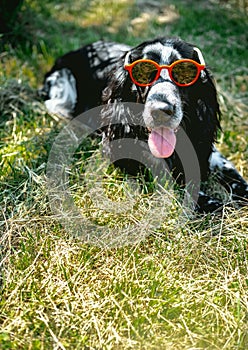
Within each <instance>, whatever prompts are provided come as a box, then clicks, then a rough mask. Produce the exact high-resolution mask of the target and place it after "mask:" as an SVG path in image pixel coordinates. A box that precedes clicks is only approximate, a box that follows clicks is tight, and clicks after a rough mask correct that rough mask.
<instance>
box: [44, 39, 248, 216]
mask: <svg viewBox="0 0 248 350" xmlns="http://www.w3.org/2000/svg"><path fill="white" fill-rule="evenodd" d="M112 45H113V46H112V47H113V48H116V47H117V46H115V45H114V44H112ZM100 46H101V45H100ZM109 48H110V51H111V45H110V46H109ZM125 51H128V55H129V60H130V62H129V63H131V62H134V61H136V60H139V59H150V60H153V61H156V62H157V63H158V64H159V65H170V64H172V63H173V62H175V61H176V60H180V59H192V60H194V61H196V62H198V63H201V57H202V56H201V52H200V51H199V50H198V49H196V48H194V46H193V45H190V44H188V43H186V42H184V41H183V40H180V39H168V38H159V39H156V40H153V41H149V42H145V43H142V44H141V45H139V46H137V47H135V48H133V49H130V48H128V47H127V46H123V47H122V51H121V52H120V51H119V54H116V53H115V54H114V59H113V60H112V62H109V53H108V55H107V56H106V57H105V59H104V58H103V62H102V67H103V68H104V69H105V72H107V73H106V74H104V70H103V75H104V79H102V78H101V77H100V75H99V74H98V75H96V74H95V72H94V74H93V78H94V84H95V85H94V84H92V87H93V89H91V92H90V93H91V94H93V95H91V96H90V97H89V98H88V97H87V96H85V94H83V96H82V97H81V95H80V91H79V90H80V86H82V85H83V84H85V85H86V86H88V80H89V81H90V82H92V66H91V69H90V71H87V72H86V73H85V74H82V81H77V77H76V75H75V74H74V76H75V79H76V84H77V86H78V88H77V90H78V96H77V103H78V104H79V105H80V104H81V101H80V100H81V98H82V100H83V101H84V102H83V103H84V104H85V105H87V107H86V108H91V107H94V105H97V104H98V100H99V94H100V93H101V90H102V89H103V88H105V89H104V91H103V102H104V103H105V104H106V106H105V108H104V110H103V124H104V125H105V126H106V123H107V124H108V125H109V127H107V128H105V129H104V141H105V144H108V145H111V141H113V140H116V139H123V138H132V139H139V140H143V141H145V142H148V144H149V147H150V150H151V154H150V156H152V154H153V155H154V156H155V157H160V158H165V161H166V162H167V164H168V168H169V169H170V171H171V173H172V174H173V177H174V178H175V179H176V181H178V183H180V184H182V183H183V181H184V180H185V174H184V169H183V168H184V167H183V165H182V160H181V159H180V157H179V155H178V154H177V152H176V149H175V148H174V146H171V147H173V148H172V149H171V153H172V154H171V155H167V154H166V147H165V146H164V143H166V141H168V142H167V143H170V142H169V141H171V140H175V139H176V137H179V136H176V135H177V134H176V132H177V130H178V129H180V128H182V129H183V130H184V132H185V133H186V135H187V138H188V139H189V140H190V143H191V144H192V145H193V149H194V152H195V153H196V155H197V158H198V163H199V169H200V175H201V181H202V182H204V181H206V180H207V179H208V177H209V175H210V174H211V173H213V172H216V173H217V175H218V179H219V181H220V183H221V184H222V185H223V186H224V187H225V188H226V189H227V190H228V191H229V192H230V194H231V196H232V199H233V200H236V201H243V203H245V204H247V200H248V184H247V182H246V181H245V180H244V179H243V178H242V177H241V175H240V174H239V173H238V172H237V170H236V169H235V168H234V166H233V165H232V163H230V162H229V161H228V160H226V159H225V158H224V157H223V156H222V155H221V154H220V153H219V152H218V151H217V150H216V149H215V147H214V142H215V141H216V137H217V132H218V130H219V129H220V111H219V104H218V101H217V93H216V88H215V85H214V82H213V78H212V75H211V73H210V71H209V70H208V69H207V68H205V69H204V70H202V71H201V74H200V76H199V78H198V80H197V81H196V82H195V83H194V84H193V85H191V86H185V87H180V86H177V85H176V84H174V83H173V81H172V80H171V79H170V77H169V74H168V71H167V70H163V71H161V74H160V77H159V78H158V80H156V81H155V82H154V83H153V84H152V85H151V86H148V87H139V86H137V85H135V84H134V83H133V82H132V80H131V79H130V76H129V74H128V72H127V71H125V69H124V61H125V56H126V55H127V53H125ZM200 56H201V57H200ZM68 57H69V56H68ZM88 60H89V62H91V57H90V56H89V57H88ZM109 63H110V65H109ZM65 68H68V66H66V67H65ZM98 69H101V66H98V65H97V70H98ZM55 70H56V67H55V69H52V72H53V74H55V73H56V72H55V73H54V71H55ZM88 73H90V74H89V76H88V75H87V74H88ZM47 79H48V80H49V76H47ZM80 79H81V78H80ZM83 79H85V80H83ZM87 79H88V80H87ZM93 85H94V86H93ZM48 90H49V89H48ZM93 91H95V93H94V92H93ZM48 94H49V93H48ZM50 97H51V94H50ZM92 97H93V99H94V98H95V100H93V101H92ZM85 98H88V100H87V99H85ZM110 102H113V104H111V103H110ZM116 102H121V103H122V102H135V103H136V102H138V103H142V104H143V105H144V109H143V113H142V118H143V123H140V125H139V123H138V122H137V121H135V120H133V121H132V120H130V118H126V119H125V118H124V119H123V118H122V119H121V120H119V122H118V123H116V113H115V111H114V108H113V106H114V105H115V104H116ZM80 108H81V109H82V107H80ZM86 108H85V107H84V109H86ZM75 110H77V108H76V109H75ZM113 112H114V114H113ZM74 114H75V113H74ZM112 116H113V118H112ZM134 117H135V116H134ZM131 119H132V118H131ZM113 124H114V125H113ZM158 130H159V132H160V134H161V135H159V136H158ZM179 134H180V133H178V135H179ZM160 136H161V137H160ZM166 139H167V140H166ZM178 141H180V140H177V142H178ZM106 149H107V152H108V153H109V156H110V157H111V153H112V152H115V150H114V149H113V147H112V148H111V147H106ZM152 157H153V156H152ZM113 158H114V157H113ZM128 158H129V157H128V155H127V157H126V158H125V159H123V161H122V160H120V161H118V162H116V164H117V165H118V166H120V167H121V168H124V169H125V170H126V171H127V172H129V171H130V172H132V173H134V172H135V171H136V170H137V171H138V167H137V161H132V159H128ZM222 205H223V203H221V202H220V201H219V200H217V199H215V198H210V197H209V196H207V195H206V194H205V193H204V192H203V191H202V190H201V191H200V192H199V198H198V205H197V209H198V210H199V211H200V212H208V211H214V210H216V209H218V208H219V207H221V206H222Z"/></svg>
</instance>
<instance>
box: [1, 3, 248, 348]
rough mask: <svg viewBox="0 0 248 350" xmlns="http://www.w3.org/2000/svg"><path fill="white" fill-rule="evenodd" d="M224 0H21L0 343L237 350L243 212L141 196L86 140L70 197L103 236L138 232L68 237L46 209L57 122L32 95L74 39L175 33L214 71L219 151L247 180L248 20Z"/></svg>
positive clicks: (244, 341)
mask: <svg viewBox="0 0 248 350" xmlns="http://www.w3.org/2000/svg"><path fill="white" fill-rule="evenodd" d="M154 3H155V2H154ZM154 3H153V4H154ZM229 3H230V4H231V6H229V7H227V5H226V2H218V1H215V2H214V1H209V2H206V1H184V0H176V1H173V4H171V5H170V4H169V3H168V2H166V3H165V4H164V3H163V2H156V6H153V5H152V3H151V2H145V3H143V2H141V1H139V2H134V1H131V0H123V1H119V2H117V1H110V0H105V1H98V0H95V1H89V0H84V1H77V0H76V1H74V2H73V3H72V2H71V1H69V0H68V1H63V2H61V1H56V0H54V1H43V2H38V1H36V0H35V1H31V0H26V1H25V2H24V4H23V7H22V11H21V12H20V13H19V15H18V16H19V17H18V21H17V23H16V26H14V28H13V32H12V33H9V34H8V36H7V38H6V37H3V38H2V42H1V43H0V45H1V48H2V52H1V54H0V68H1V69H0V82H1V87H0V165H1V166H0V203H1V205H0V232H1V236H0V246H1V251H0V266H1V280H0V283H1V284H0V286H1V287H0V288H1V300H0V348H1V349H3V350H7V349H18V350H19V349H25V350H27V349H34V350H35V349H39V350H40V349H45V350H46V349H80V350H81V349H85V350H93V349H94V350H100V349H118V350H119V349H120V350H121V349H123V350H124V349H142V350H144V349H147V350H153V349H154V350H155V349H156V350H160V349H166V350H167V349H168V350H171V349H173V350H174V349H176V350H177V349H178V350H193V349H194V350H196V349H197V350H198V349H199V350H200V349H209V350H215V349H216V350H217V349H218V350H223V349H225V350H226V349H227V350H234V349H237V350H245V349H247V347H248V327H247V321H248V313H247V310H248V299H247V288H248V279H247V270H248V255H247V249H248V247H247V244H248V242H247V235H248V212H247V208H243V209H230V208H229V209H228V208H225V209H224V211H223V213H222V215H220V216H210V215H206V216H200V217H199V216H195V215H194V214H193V213H192V212H191V211H187V212H185V211H184V210H183V209H184V208H182V207H181V205H180V202H179V201H178V199H177V198H175V197H174V196H173V194H171V193H168V195H170V197H167V196H165V195H164V191H162V190H160V192H161V194H160V193H157V196H155V197H152V196H151V197H149V196H141V194H140V193H139V192H138V191H137V183H135V182H134V181H129V182H128V181H124V182H123V181H122V180H120V178H119V174H118V173H113V174H112V175H111V174H110V173H109V172H108V171H107V167H104V166H103V165H104V164H101V160H99V159H98V153H97V152H95V155H94V156H93V157H90V158H89V154H90V152H91V150H92V147H93V149H94V148H95V144H94V145H92V144H91V143H87V142H86V144H84V145H83V146H82V148H81V149H80V150H78V152H79V153H78V155H76V156H75V158H74V163H73V166H72V168H71V174H70V185H69V186H70V191H71V194H72V195H73V198H74V201H75V203H76V206H77V207H79V208H80V210H81V212H80V213H81V215H82V216H83V217H86V218H87V219H88V220H89V221H90V222H91V223H93V224H94V225H95V226H93V228H95V227H100V228H101V230H100V229H99V232H100V234H104V232H105V230H106V232H112V234H113V233H114V234H117V233H118V232H125V233H127V232H134V235H133V236H131V238H132V239H133V242H132V244H130V241H129V244H128V245H125V244H121V245H119V246H118V244H115V245H113V246H111V247H107V248H106V247H102V246H99V244H92V240H93V239H92V237H93V234H95V233H96V232H95V231H93V232H92V227H90V226H87V227H86V228H85V237H86V236H87V235H88V236H89V237H90V240H89V241H88V243H87V242H85V241H83V240H82V237H81V236H78V237H74V235H72V234H70V232H69V231H68V230H66V228H68V226H64V225H63V222H60V221H58V220H57V217H56V212H55V211H54V210H51V209H52V208H50V204H49V200H48V196H49V191H48V188H47V183H46V165H47V162H48V157H49V154H50V150H51V147H52V145H53V143H54V140H55V137H56V135H57V134H58V133H59V131H60V130H61V129H62V127H63V126H64V122H63V121H61V120H58V119H57V118H56V117H55V116H51V115H48V114H47V112H46V111H45V109H44V106H43V104H42V103H41V102H40V101H39V99H38V97H37V94H36V89H37V88H38V87H40V86H41V84H42V80H43V76H44V74H45V73H46V71H48V70H49V69H50V67H51V65H52V63H53V61H54V59H55V58H56V57H57V56H58V55H60V54H62V53H65V52H67V51H69V50H71V49H76V48H78V47H79V46H81V45H82V44H86V43H88V42H90V41H92V40H97V39H99V38H101V37H104V38H106V39H109V40H116V41H120V42H125V43H128V44H137V43H139V42H140V41H141V40H145V39H146V38H150V37H153V36H157V35H180V36H181V37H183V38H184V39H186V40H188V41H191V42H194V43H195V44H196V45H198V46H199V47H200V48H201V49H202V50H203V52H204V55H205V57H206V61H207V62H208V64H209V65H210V67H211V68H212V70H213V72H214V74H215V76H216V80H217V86H218V90H219V92H220V103H221V108H222V113H223V116H222V119H223V121H222V124H223V128H224V130H225V131H224V133H223V134H222V135H221V136H220V140H219V145H218V147H219V148H220V149H221V150H222V152H223V153H224V154H225V155H226V156H228V157H229V159H231V160H232V161H233V162H234V163H235V165H236V167H237V168H238V170H239V171H240V172H241V174H242V175H243V176H245V177H246V178H247V177H248V170H247V162H248V152H247V134H248V124H247V108H246V106H247V98H248V95H247V68H246V60H247V50H246V49H245V48H246V45H245V43H246V42H247V19H246V16H245V12H244V11H245V10H244V6H243V5H242V4H243V3H242V4H241V2H240V4H241V5H242V6H243V7H242V8H241V9H238V8H237V7H235V2H234V1H233V2H229ZM99 162H100V163H99ZM100 165H102V167H101V166H100ZM96 169H97V170H99V172H96ZM93 174H95V177H93ZM213 191H218V189H213ZM99 192H101V193H103V197H101V196H100V197H96V193H99ZM109 199H110V200H113V203H114V208H115V211H113V210H112V209H113V205H112V206H111V205H110V207H109V206H108V205H109V201H108V200H109ZM110 202H111V201H110ZM158 204H159V205H158ZM111 210H112V211H111ZM161 210H162V212H161ZM99 214H101V215H99ZM157 217H158V218H159V219H160V225H159V226H158V227H157V226H154V225H151V226H149V222H153V221H152V220H155V219H156V218H157ZM161 218H162V219H161ZM67 219H68V218H67ZM154 222H155V223H156V220H155V221H154ZM97 225H98V226H97ZM72 227H73V225H72ZM113 230H114V231H113ZM132 230H133V231H132ZM129 238H130V237H129ZM105 242H106V241H105Z"/></svg>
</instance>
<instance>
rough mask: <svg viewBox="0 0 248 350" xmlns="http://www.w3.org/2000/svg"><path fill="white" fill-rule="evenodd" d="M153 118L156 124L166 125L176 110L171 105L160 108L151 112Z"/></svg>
mask: <svg viewBox="0 0 248 350" xmlns="http://www.w3.org/2000/svg"><path fill="white" fill-rule="evenodd" d="M151 114H152V117H153V119H154V122H155V123H156V124H164V123H166V122H168V121H169V120H170V119H171V117H172V116H173V114H174V108H173V106H171V105H168V104H166V105H164V106H159V108H153V109H152V110H151Z"/></svg>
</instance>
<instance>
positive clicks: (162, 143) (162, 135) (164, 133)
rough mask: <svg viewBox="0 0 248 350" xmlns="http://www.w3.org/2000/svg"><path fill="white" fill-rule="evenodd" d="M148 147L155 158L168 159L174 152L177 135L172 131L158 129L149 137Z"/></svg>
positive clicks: (162, 128)
mask: <svg viewBox="0 0 248 350" xmlns="http://www.w3.org/2000/svg"><path fill="white" fill-rule="evenodd" d="M148 145H149V148H150V151H151V152H152V154H153V155H154V157H157V158H168V157H170V156H171V155H172V153H173V152H174V149H175V146H176V135H175V133H174V131H173V130H172V129H168V128H164V127H160V128H156V129H154V130H152V132H151V133H150V135H149V139H148Z"/></svg>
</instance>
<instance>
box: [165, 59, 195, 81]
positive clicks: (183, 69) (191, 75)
mask: <svg viewBox="0 0 248 350" xmlns="http://www.w3.org/2000/svg"><path fill="white" fill-rule="evenodd" d="M197 72H198V70H197V66H196V65H195V64H194V63H192V62H179V63H178V64H176V65H175V66H174V67H173V69H172V72H171V73H172V77H173V79H174V80H175V81H176V82H177V83H179V84H185V85H187V84H190V83H191V82H192V81H193V80H194V79H195V78H196V76H197Z"/></svg>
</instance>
